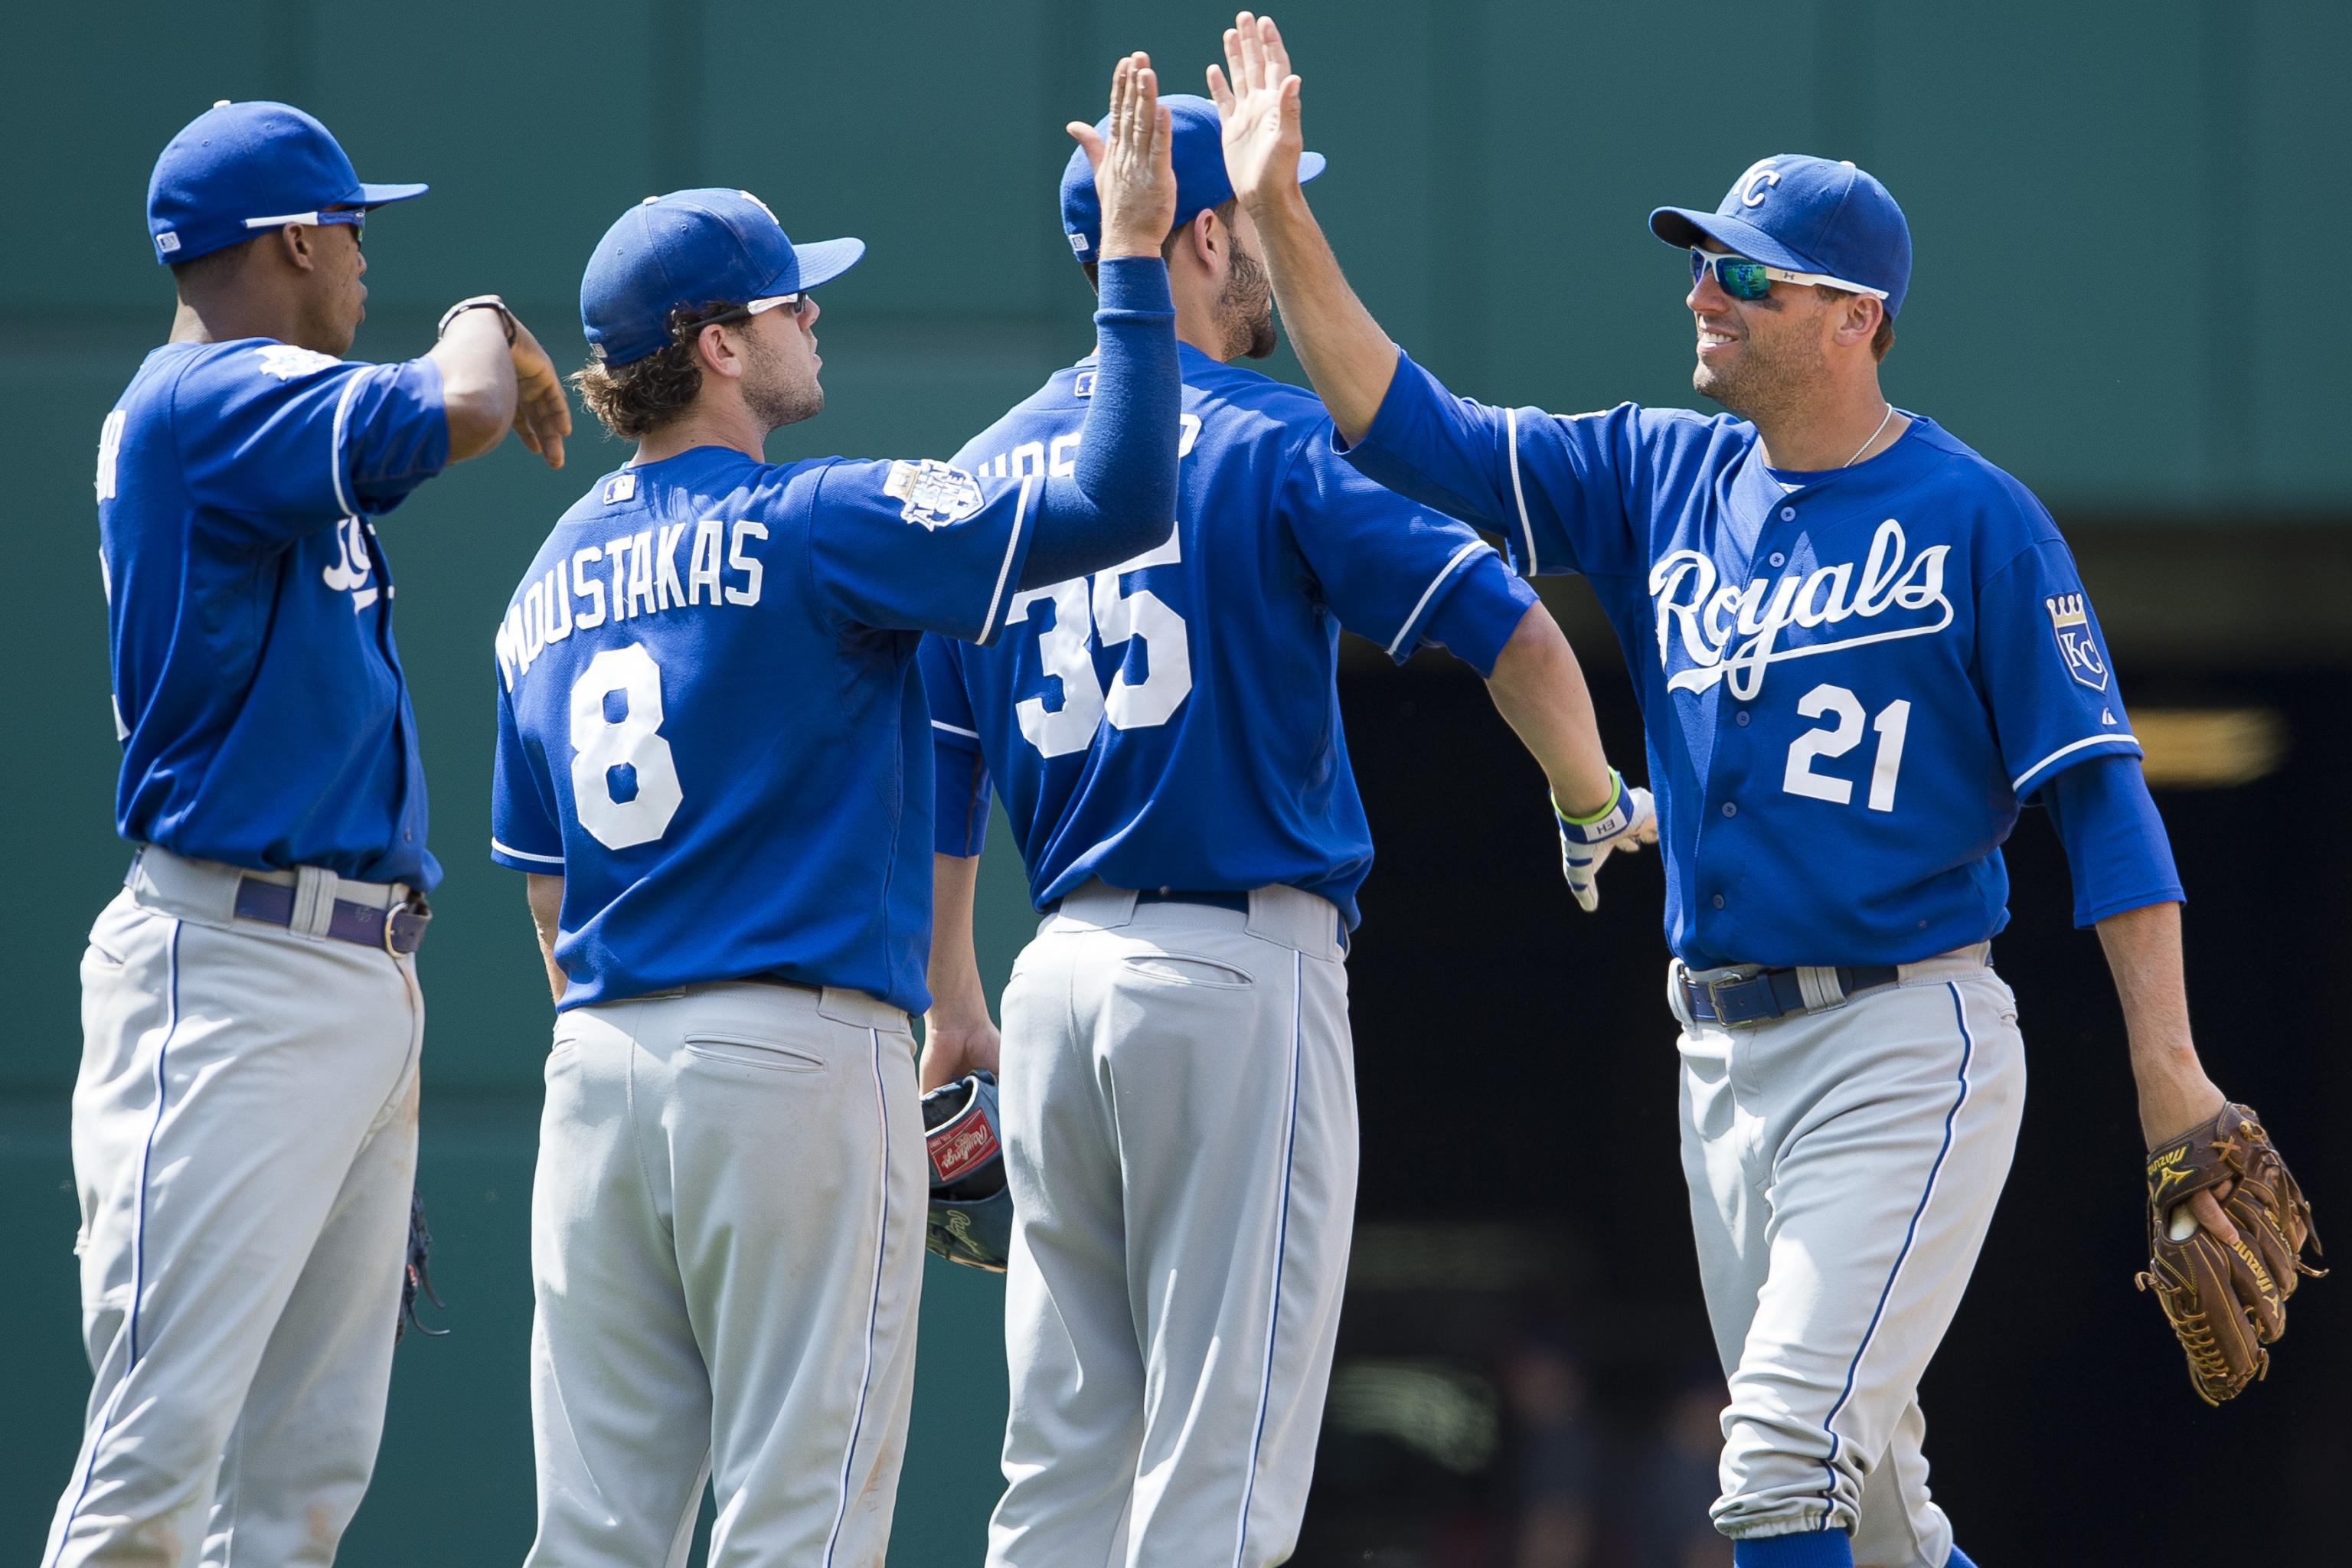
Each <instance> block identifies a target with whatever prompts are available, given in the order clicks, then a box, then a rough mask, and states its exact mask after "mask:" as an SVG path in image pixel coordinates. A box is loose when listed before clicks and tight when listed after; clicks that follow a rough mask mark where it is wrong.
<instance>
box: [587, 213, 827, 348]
mask: <svg viewBox="0 0 2352 1568" xmlns="http://www.w3.org/2000/svg"><path fill="white" fill-rule="evenodd" d="M865 254H866V242H865V241H864V240H862V239H821V240H817V241H815V242H814V243H813V244H809V245H803V246H794V245H793V242H792V241H791V240H790V239H788V238H786V237H785V236H784V226H783V225H782V224H781V223H778V222H777V221H776V215H775V214H774V213H772V212H771V211H769V210H768V204H767V203H765V202H763V201H761V199H760V198H759V197H757V196H755V195H752V194H751V192H749V191H734V190H728V189H726V188H724V187H721V186H717V185H713V186H708V187H704V188H702V189H698V190H691V191H672V192H670V194H669V195H666V196H647V197H646V199H645V200H644V201H642V202H640V203H639V204H637V205H635V206H633V207H631V208H630V209H629V210H628V211H627V212H625V213H623V214H622V215H621V218H620V221H619V222H618V223H615V224H614V226H612V227H610V228H608V229H606V230H605V231H604V238H602V239H600V240H598V241H597V242H596V253H595V254H594V255H593V256H591V257H590V258H588V270H587V272H586V273H584V274H583V276H582V277H581V279H580V326H581V329H582V330H583V331H585V332H586V333H587V334H588V352H589V353H591V354H593V355H594V356H595V358H596V359H597V361H598V362H599V363H604V364H608V365H617V364H627V363H631V362H632V361H635V360H641V359H643V358H645V357H646V355H647V354H649V353H654V352H655V351H656V350H658V349H661V348H665V347H667V345H668V344H669V342H670V341H671V339H670V326H669V317H670V312H671V311H672V310H677V309H679V308H680V307H684V308H686V309H688V310H699V309H700V308H701V307H703V306H705V305H709V304H719V303H724V304H730V305H748V304H750V303H751V301H752V300H771V299H773V298H775V297H776V296H777V295H779V294H798V293H800V292H802V291H803V289H814V288H815V287H816V286H817V285H818V284H820V283H823V282H824V281H826V280H827V279H834V278H838V277H840V276H841V275H842V274H843V273H845V272H846V271H848V270H849V269H850V268H852V267H854V266H856V264H857V258H859V257H861V256H863V255H865Z"/></svg>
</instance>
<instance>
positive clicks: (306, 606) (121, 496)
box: [43, 102, 571, 1568]
mask: <svg viewBox="0 0 2352 1568" xmlns="http://www.w3.org/2000/svg"><path fill="white" fill-rule="evenodd" d="M424 191H425V187H424V186H423V185H378V184H362V183H361V182H360V179H359V177H358V175H357V174H354V173H353V172H352V163H351V160H350V159H349V158H348V157H346V156H344V153H343V150H342V149H341V147H340V146H338V145H337V144H336V142H335V139H334V138H333V137H332V136H331V135H329V134H328V132H327V130H326V128H325V127H324V126H322V125H320V123H319V122H318V121H316V120H313V119H311V118H310V116H309V115H307V114H305V113H303V112H302V111H301V110H297V109H289V108H288V107H287V106H286V105H284V104H282V103H262V102H254V103H226V102H223V103H219V104H215V106H214V107H213V108H212V109H211V110H209V111H207V112H206V113H205V114H202V115H199V116H198V117H197V118H196V119H195V120H194V121H192V122H191V123H190V124H189V125H188V126H187V127H186V128H185V129H184V130H183V131H182V132H180V133H179V134H178V135H177V136H174V137H173V139H172V142H171V144H170V145H169V146H167V147H165V148H164V149H163V156H162V157H161V158H160V159H158V160H157V162H156V164H155V171H154V176H153V179H152V182H151V183H150V184H149V186H148V191H147V228H148V233H149V235H150V236H151V237H152V240H153V243H154V247H155V258H156V259H157V260H158V261H159V262H162V263H163V264H164V265H166V266H168V267H170V268H172V279H173V285H174V287H175V288H176V289H177V290H178V293H179V309H178V313H177V314H176V315H175V316H174V318H173V322H172V332H171V338H170V341H169V342H165V343H164V345H163V347H161V348H159V349H157V350H155V351H154V352H153V353H151V354H149V355H148V356H147V359H146V362H145V363H143V364H142V365H141V366H140V367H139V373H138V374H137V375H135V376H133V377H132V378H131V384H130V386H129V387H128V388H126V389H125V390H124V392H123V394H122V395H121V398H119V399H118V400H117V401H116V402H115V405H114V408H113V411H112V412H111V413H110V414H109V415H107V416H106V422H105V424H104V425H103V426H101V428H100V436H99V446H98V479H97V486H98V517H99V536H100V565H101V568H102V570H103V572H104V583H105V586H106V592H107V627H108V631H109V634H110V647H111V652H112V670H113V689H114V705H115V719H116V725H117V728H118V730H119V731H120V734H121V741H122V773H121V784H120V786H119V788H118V790H117V793H116V796H115V826H116V829H117V831H119V832H120V833H121V835H122V837H125V838H127V839H129V840H131V842H132V843H133V844H135V845H137V846H138V847H139V850H138V854H137V856H136V858H134V859H133V860H132V862H131V873H130V876H129V877H128V879H126V882H125V886H124V889H123V891H122V892H121V894H119V895H117V897H116V898H115V900H114V901H113V902H112V903H110V904H109V905H108V906H107V908H106V910H105V912H104V913H103V914H101V915H100V917H99V919H98V923H97V925H96V926H95V927H93V928H92V930H91V931H90V938H89V951H88V952H86V953H85V955H84V956H83V959H82V965H81V984H82V1031H83V1033H82V1063H81V1074H80V1077H79V1080H78V1081H77V1083H76V1084H75V1088H74V1100H73V1151H74V1173H75V1178H76V1181H77V1183H78V1184H79V1188H80V1193H81V1215H82V1224H81V1235H80V1237H79V1241H78V1242H77V1244H76V1246H75V1250H76V1251H77V1252H78V1253H79V1255H80V1258H81V1289H82V1324H83V1332H84V1335H85V1337H86V1339H87V1341H88V1346H89V1362H90V1367H91V1369H92V1371H93V1372H94V1373H95V1374H96V1378H95V1382H94V1384H93V1385H92V1387H91V1390H90V1396H89V1416H88V1421H87V1425H86V1427H85V1430H84V1433H83V1437H82V1444H81V1451H80V1454H79V1456H78V1457H77V1458H76V1459H75V1460H74V1468H73V1474H72V1476H71V1478H70V1479H68V1482H67V1484H66V1488H65V1494H64V1496H63V1497H62V1498H61V1499H60V1500H59V1501H58V1510H57V1515H56V1520H55V1522H54V1523H53V1524H52V1526H51V1527H50V1531H49V1538H48V1545H47V1549H46V1552H45V1553H44V1556H43V1562H44V1563H45V1564H47V1565H52V1568H55V1565H66V1564H76V1565H78V1564H84V1563H141V1564H183V1563H196V1562H197V1561H199V1559H200V1558H201V1560H202V1561H203V1562H205V1563H228V1562H230V1561H231V1560H232V1558H233V1559H234V1560H235V1561H236V1562H238V1563H328V1562H330V1561H331V1560H332V1559H333V1557H334V1554H335V1543H336V1542H337V1541H338V1540H339V1539H340V1538H341V1535H342V1532H343V1528H344V1526H345V1525H346V1524H348V1523H349V1522H350V1521H351V1517H352V1510H354V1509H356V1508H357V1507H358V1506H359V1501H360V1494H361V1493H362V1491H364V1490H365V1489H366V1488H367V1481H368V1474H369V1471H370V1470H371V1469H372V1468H373V1466H374V1463H375V1451H376V1441H377V1437H378V1436H379V1434H380V1433H381V1430H382V1427H383V1405H384V1393H385V1388H386V1384H387V1383H388V1381H389V1378H390V1375H391V1367H392V1362H391V1357H392V1343H393V1332H394V1323H395V1321H396V1320H397V1316H398V1311H399V1305H400V1299H401V1279H402V1272H403V1264H404V1258H405V1249H404V1247H403V1245H402V1238H403V1234H404V1231H405V1229H406V1226H407V1222H408V1214H409V1195H410V1190H411V1188H410V1178H411V1176H412V1174H413V1173H414V1170H415V1161H416V1084H417V1076H416V1074H417V1052H418V1047H419V1043H420V1040H421V1038H422V1035H423V1025H424V1008H423V1003H422V1001H421V999H420V998H419V995H418V993H417V987H416V973H415V963H414V961H413V958H412V956H411V955H412V954H414V953H415V951H416V946H417V943H418V942H419V941H420V940H421V939H422V938H423V936H424V934H425V921H426V919H427V910H426V909H425V893H426V892H427V891H429V890H430V889H432V887H433V885H434V884H435V883H436V881H438V880H439V879H440V876H441V868H440V867H439V866H438V865H437V864H436V863H435V861H434V859H433V857H432V856H431V855H430V854H428V853H427V852H426V850H425V774H424V772H423V769H422V767H421V766H420V764H419V763H418V759H417V750H416V745H417V742H416V722H415V717H414V716H413V715H412V713H411V712H410V710H409V704H408V695H407V690H406V687H405V683H404V680H403V679H402V676H401V669H400V658H399V656H398V654H397V653H396V652H395V651H394V647H393V637H392V581H391V574H390V569H389V568H388V567H387V566H386V564H385V562H384V553H383V544H382V542H380V541H379V540H378V539H377V537H376V525H375V521H374V520H375V519H376V518H377V517H379V516H381V515H382V514H383V513H384V512H387V511H390V510H392V509H393V508H394V507H395V506H397V505H399V504H400V502H401V500H402V499H403V498H404V497H405V496H406V495H407V494H408V493H409V492H410V491H411V490H413V489H415V488H416V487H417V486H418V485H420V484H422V483H423V482H424V481H425V480H426V479H431V478H432V477H433V476H434V475H435V474H437V473H439V472H440V471H441V470H442V469H443V468H446V466H447V465H449V464H450V463H453V462H459V461H462V460H464V459H466V458H473V457H478V456H479V455H481V454H482V453H484V452H487V451H488V450H489V449H490V448H491V447H495V446H497V445H498V444H499V440H500V439H501V438H502V437H504V436H505V434H506V432H507V431H508V429H509V428H510V427H511V428H513V429H515V430H516V431H517V432H518V433H519V434H520V435H521V437H522V438H523V440H524V442H525V444H526V445H528V446H530V447H531V448H532V449H533V450H535V451H538V452H540V453H541V455H542V456H544V457H545V458H546V459H547V461H548V463H549V464H550V466H551V467H558V468H560V467H562V462H563V437H564V435H565V433H566V432H568V431H569V430H570V428H571V418H570V416H569V414H568V413H567V412H566V406H565V404H564V400H563V391H562V384H561V383H560V382H559V380H558V379H557V376H556V374H555V369H554V367H553V365H551V363H549V362H548V359H547V356H546V355H545V354H544V353H541V351H540V348H539V345H538V343H537V342H535V341H533V339H532V338H531V336H530V333H529V332H528V331H525V330H524V329H523V328H522V326H521V325H520V323H519V322H518V321H516V320H515V319H514V316H513V314H512V312H510V311H509V310H507V308H506V307H505V306H504V305H503V304H501V303H499V300H498V299H497V298H496V297H495V296H492V295H480V296H478V297H476V298H474V299H471V300H461V301H460V302H459V303H457V305H455V306H453V307H452V308H451V309H450V311H449V313H448V314H446V315H445V316H444V317H443V318H442V321H441V336H440V342H438V343H437V344H436V345H435V347H434V348H433V349H432V351H431V352H430V353H426V354H425V356H424V357H423V358H422V359H415V360H410V361H408V362H406V363H400V364H383V365H376V364H362V363H357V362H353V361H346V360H345V359H343V358H342V357H341V356H342V355H343V354H345V353H348V352H349V351H350V349H351V346H352V333H353V332H354V331H357V329H358V327H359V324H360V320H361V318H362V315H364V314H365V311H364V310H363V309H362V305H363V303H364V301H365V300H366V298H367V286H366V285H365V284H364V283H362V281H361V278H362V275H363V274H364V273H365V272H366V271H367V262H366V260H365V258H363V256H362V254H361V250H360V230H361V226H362V223H363V222H364V221H365V220H366V217H367V215H368V214H369V213H370V212H372V211H373V210H374V209H375V208H376V207H379V206H382V205H384V204H385V203H387V202H397V201H404V200H406V199H408V198H409V197H411V196H415V195H423V194H424Z"/></svg>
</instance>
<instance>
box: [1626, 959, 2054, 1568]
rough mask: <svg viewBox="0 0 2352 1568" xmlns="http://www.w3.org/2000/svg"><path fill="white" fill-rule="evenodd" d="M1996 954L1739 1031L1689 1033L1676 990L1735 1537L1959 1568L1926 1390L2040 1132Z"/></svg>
mask: <svg viewBox="0 0 2352 1568" xmlns="http://www.w3.org/2000/svg"><path fill="white" fill-rule="evenodd" d="M1988 954H1989V949H1988V947H1987V946H1986V945H1984V944H1979V945H1978V946H1975V947H1969V948H1962V949H1960V950H1958V951H1957V952H1950V953H1947V954H1944V955H1943V956H1941V957H1938V958H1931V959H1928V960H1927V961H1925V962H1923V963H1906V964H1905V965H1903V966H1902V968H1901V972H1900V973H1901V976H1902V978H1901V982H1900V984H1896V985H1894V986H1890V987H1887V988H1885V989H1882V990H1878V991H1872V992H1865V993H1864V994H1861V995H1858V996H1855V997H1853V998H1851V999H1848V1000H1846V1001H1844V1002H1843V1003H1841V1004H1838V1005H1834V1006H1831V1007H1827V1008H1823V1009H1821V1010H1818V1011H1815V1012H1811V1013H1804V1014H1795V1015H1791V1016H1788V1017H1784V1018H1780V1019H1776V1020H1773V1021H1771V1022H1769V1023H1764V1024H1759V1025H1753V1026H1742V1027H1738V1028H1730V1029H1726V1028H1723V1027H1720V1026H1716V1025H1712V1024H1694V1023H1693V1022H1692V1021H1691V1018H1690V1016H1689V1013H1688V1011H1687V1010H1686V1008H1685V1006H1684V1004H1683V999H1682V996H1681V994H1680V988H1679V987H1678V986H1676V985H1675V984H1673V982H1672V980H1671V979H1670V980H1669V984H1668V991H1669V994H1670V996H1671V998H1672V1003H1673V1006H1674V1008H1675V1016H1676V1017H1677V1018H1678V1019H1680V1020H1681V1022H1682V1025H1683V1034H1682V1038H1681V1041H1680V1048H1681V1052H1682V1151H1683V1173H1684V1175H1685V1179H1686V1181H1687V1182H1688V1184H1689V1186H1690V1200H1691V1223H1692V1228H1693V1230H1694V1232H1695V1233H1696V1237H1697V1241H1698V1263H1699V1277H1700V1280H1701V1282H1702V1284H1703V1285H1704V1287H1705V1289H1706V1307H1707V1316H1708V1318H1709V1319H1710V1320H1711V1321H1712V1322H1713V1323H1714V1326H1715V1337H1716V1347H1717V1352H1718V1353H1719V1354H1720V1355H1721V1357H1722V1359H1723V1368H1724V1373H1725V1375H1726V1376H1727V1378H1728V1379H1729V1380H1730V1385H1731V1404H1730V1406H1729V1407H1728V1408H1727V1409H1726V1410H1725V1412H1724V1414H1723V1436H1724V1449H1723V1465H1722V1485H1723V1495H1722V1497H1721V1499H1720V1500H1717V1503H1716V1505H1715V1509H1714V1517H1715V1522H1716V1528H1717V1529H1718V1530H1720V1531H1722V1532H1723V1533H1724V1534H1726V1535H1729V1536H1732V1537H1735V1538H1738V1537H1742V1536H1763V1535H1781V1534H1788V1533H1792V1532H1795V1531H1809V1530H1819V1529H1822V1528H1823V1527H1825V1526H1826V1527H1827V1528H1830V1529H1833V1530H1842V1531H1848V1532H1850V1533H1851V1534H1852V1535H1853V1557H1854V1562H1855V1563H1856V1565H1857V1568H1944V1564H1945V1561H1946V1559H1947V1558H1948V1557H1949V1556H1950V1554H1951V1550H1952V1527H1951V1523H1950V1521H1948V1520H1947V1519H1946V1518H1945V1516H1944V1512H1943V1510H1941V1509H1939V1508H1937V1506H1936V1504H1935V1502H1934V1500H1932V1499H1931V1498H1930V1497H1929V1495H1928V1490H1927V1459H1926V1458H1925V1457H1924V1456H1923V1454H1922V1452H1921V1445H1922V1443H1923V1442H1924V1440H1925V1437H1926V1435H1927V1420H1926V1417H1925V1416H1923V1415H1921V1414H1920V1410H1919V1398H1918V1391H1919V1379H1920V1376H1921V1374H1922V1373H1925V1372H1926V1371H1927V1363H1928V1360H1929V1358H1931V1357H1932V1356H1933V1355H1934V1354H1935V1353H1936V1347H1937V1345H1938V1344H1939V1343H1941V1342H1942V1341H1943V1337H1944V1332H1945V1331H1946V1330H1947V1329H1948V1328H1950V1327H1951V1322H1952V1316H1953V1314H1954V1313H1955V1312H1956V1311H1958V1308H1959V1304H1960V1295H1961V1292H1962V1291H1964V1290H1965V1289H1967V1287H1968V1282H1969V1273H1970V1271H1971V1270H1973V1269H1974V1268H1975V1267H1976V1261H1977V1255H1978V1253H1979V1250H1981V1248H1982V1247H1983V1245H1984V1238H1985V1233H1986V1231H1987V1230H1988V1229H1989V1228H1990V1226H1991V1223H1992V1214H1993V1205H1995V1203H1996V1202H1997V1201H1998V1200H1999V1198H2000V1189H2001V1184H2002V1183H2003V1182H2004V1181H2005V1180H2006V1179H2007V1177H2008V1175H2009V1163H2010V1157H2011V1154H2012V1153H2013V1152H2014V1151H2015V1149H2016V1147H2017V1130H2018V1124H2019V1121H2020V1120H2021V1117H2022V1115H2023V1113H2024V1109H2025V1046H2024V1041H2023V1040H2022V1039H2021V1037H2020V1036H2019V1034H2018V1029H2017V999H2016V997H2015V996H2014V995H2013V994H2011V991H2010V989H2009V987H2008V986H2007V985H2005V984H2002V983H2001V981H2000V977H1999V976H1998V975H1996V974H1995V973H1993V972H1992V969H1991V968H1990V964H1989V957H1988ZM1726 973H1735V972H1731V971H1706V972H1701V973H1700V974H1699V975H1698V976H1697V977H1698V978H1702V979H1711V978H1717V977H1719V976H1720V975H1722V974H1726ZM1832 984H1834V982H1833V981H1832Z"/></svg>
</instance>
